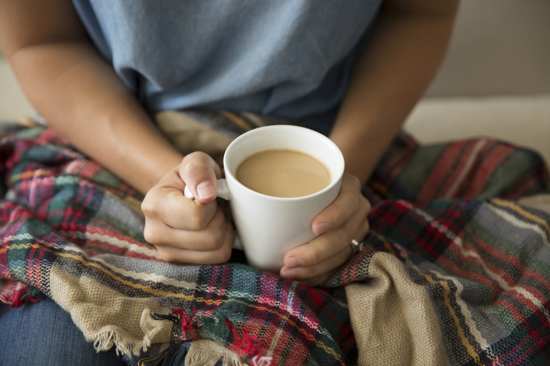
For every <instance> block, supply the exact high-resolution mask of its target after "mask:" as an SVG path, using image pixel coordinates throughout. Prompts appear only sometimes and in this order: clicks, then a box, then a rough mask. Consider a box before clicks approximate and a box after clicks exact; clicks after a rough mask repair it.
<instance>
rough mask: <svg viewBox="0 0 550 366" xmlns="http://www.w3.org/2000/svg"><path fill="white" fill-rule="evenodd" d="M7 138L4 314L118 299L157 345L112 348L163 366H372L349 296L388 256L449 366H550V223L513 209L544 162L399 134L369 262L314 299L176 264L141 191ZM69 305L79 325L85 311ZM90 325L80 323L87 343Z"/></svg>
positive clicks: (1, 149) (59, 152)
mask: <svg viewBox="0 0 550 366" xmlns="http://www.w3.org/2000/svg"><path fill="white" fill-rule="evenodd" d="M5 128H6V131H7V130H8V129H9V133H5V134H4V135H5V136H4V137H3V138H2V140H1V143H0V161H1V163H2V165H1V166H0V170H1V173H2V181H1V187H0V193H1V196H2V199H1V200H0V238H1V240H2V246H1V247H0V273H1V276H0V278H1V279H0V286H1V287H0V301H2V302H4V303H10V304H13V305H17V306H20V305H22V304H24V303H26V302H29V301H39V300H40V299H41V298H42V297H43V296H49V297H51V298H53V299H55V300H56V301H58V300H59V299H62V298H63V297H62V296H61V295H62V294H64V292H63V291H69V292H70V291H73V290H74V291H79V290H80V289H78V288H76V287H79V286H82V287H84V286H90V287H92V291H91V292H90V293H91V294H96V295H97V297H98V298H99V297H101V296H102V295H101V293H102V292H103V293H105V292H108V293H109V294H111V293H112V294H113V295H110V296H113V297H116V298H117V299H120V301H122V302H123V303H124V301H128V303H129V304H130V305H131V306H130V305H128V307H127V308H122V309H120V310H119V313H117V314H116V315H117V316H116V317H114V319H115V320H113V322H114V323H116V322H117V321H118V319H124V321H125V322H126V323H124V324H122V321H121V324H104V325H112V326H113V328H116V329H122V330H125V331H126V332H128V333H131V332H132V330H129V329H130V328H131V326H128V329H126V328H124V327H125V326H126V325H125V324H127V323H128V322H129V321H131V323H136V322H137V323H138V326H137V327H138V328H139V327H140V326H141V330H142V333H140V334H141V336H143V337H144V339H145V340H144V341H143V343H139V344H138V346H137V347H125V346H124V345H122V343H124V340H123V339H122V338H123V337H122V336H120V339H119V340H118V341H110V342H107V345H106V346H105V347H110V346H116V347H117V348H118V349H119V350H120V351H122V352H123V353H125V354H126V355H127V360H128V361H129V362H130V363H133V364H140V365H156V364H162V362H163V361H164V360H168V359H170V357H172V358H171V359H175V358H174V357H173V355H174V354H177V352H178V349H187V348H188V347H189V344H191V345H193V344H197V345H199V344H200V342H201V341H203V340H210V341H213V342H216V343H217V344H218V345H220V346H222V347H223V348H224V349H227V350H229V351H231V352H233V353H234V354H235V355H237V356H238V357H240V358H239V360H240V361H242V362H247V363H252V364H258V365H259V364H262V365H268V364H270V365H275V364H278V365H338V364H339V365H353V364H357V362H358V360H359V354H360V353H361V352H369V350H368V349H367V350H362V349H358V346H357V342H356V337H355V334H356V332H355V331H354V329H353V328H352V325H351V320H350V314H349V309H348V299H347V298H346V292H345V287H346V286H347V285H348V284H352V283H362V284H365V285H366V286H368V284H369V281H370V280H371V277H370V272H369V270H370V268H369V266H370V263H371V260H372V258H373V256H375V255H378V254H380V253H387V254H389V255H391V256H393V257H395V258H397V259H398V260H400V261H401V262H402V264H403V266H404V268H405V270H406V272H407V274H408V276H409V278H410V280H411V281H412V282H414V283H415V284H416V285H418V286H421V287H422V288H423V289H424V290H425V291H426V292H427V293H428V294H429V298H430V301H431V305H430V306H431V307H432V308H433V312H434V313H435V314H436V316H437V319H438V326H439V328H438V331H439V332H440V334H441V339H442V343H443V347H444V349H445V355H446V357H447V360H448V363H449V364H452V365H478V364H479V365H497V364H506V365H512V364H513V365H533V364H540V365H543V364H548V362H549V360H550V354H549V352H548V342H549V339H550V313H549V312H550V303H549V299H550V294H549V291H550V246H549V238H550V228H549V222H550V217H549V216H548V215H546V214H544V213H543V212H541V211H538V210H535V209H530V208H527V207H522V206H519V205H517V204H516V203H514V202H513V201H511V200H513V199H516V198H518V197H521V196H523V195H527V194H534V193H540V192H548V191H549V183H548V171H547V168H546V166H545V164H544V162H543V161H542V160H541V158H540V157H539V156H538V155H537V154H536V153H534V152H531V151H529V150H525V149H519V148H517V147H514V146H512V145H509V144H506V143H502V142H497V141H494V140H491V139H485V138H481V139H475V140H467V141H459V142H453V143H449V144H441V145H434V146H426V147H421V146H419V145H418V144H417V143H416V142H415V141H414V140H413V139H412V138H410V137H408V136H405V135H401V136H399V138H398V139H396V141H395V142H394V144H393V145H392V147H391V148H390V150H389V151H388V153H387V154H386V155H385V157H384V159H383V161H382V163H381V164H380V167H379V168H378V170H377V171H376V173H375V174H374V176H373V179H372V180H371V181H370V182H369V184H368V185H367V186H365V187H364V190H363V192H364V194H365V195H366V196H367V198H369V200H370V201H371V202H372V203H373V210H372V212H371V214H370V216H369V221H370V222H371V233H370V234H369V235H368V236H367V237H366V238H365V248H364V250H363V251H362V252H361V253H359V254H357V255H356V256H355V257H354V258H352V259H351V260H350V261H349V262H348V263H347V264H346V265H345V266H344V267H343V268H341V269H340V270H339V271H338V272H337V273H335V274H334V275H333V276H332V277H331V278H330V279H329V280H328V281H327V282H326V283H325V284H324V287H323V288H316V289H312V288H308V287H307V286H304V285H302V284H300V283H298V282H293V281H289V280H285V279H282V278H280V277H279V276H276V275H274V274H270V273H267V272H260V271H258V270H255V269H253V268H251V267H249V266H246V265H244V264H240V263H230V264H225V265H210V266H174V265H170V264H167V263H164V262H163V261H162V260H160V258H159V257H158V255H157V253H156V250H155V249H154V247H153V246H151V245H149V244H148V243H147V242H146V241H145V240H144V238H143V236H142V230H143V217H142V215H141V214H140V212H139V211H138V210H136V209H135V207H133V206H132V205H134V206H135V203H136V202H137V203H139V200H140V199H141V198H142V197H141V196H140V194H138V193H137V192H136V191H135V190H133V189H132V188H131V187H130V186H128V185H127V184H125V183H124V182H122V181H120V180H119V179H118V178H116V177H115V176H113V175H112V174H110V173H109V172H107V171H106V170H104V169H102V168H101V167H100V166H99V165H98V164H97V163H95V162H93V161H91V160H90V159H88V158H87V157H85V156H84V155H83V154H81V153H79V152H77V151H75V150H74V149H72V148H71V147H70V146H69V145H68V144H67V142H66V141H65V140H64V139H62V138H61V137H59V135H57V134H56V133H55V132H54V131H53V130H51V129H48V128H45V127H36V126H35V127H24V126H20V127H16V126H15V127H14V125H8V126H7V127H5ZM0 135H1V134H0ZM64 278H69V279H77V280H78V281H69V280H67V281H66V282H63V281H60V279H64ZM59 282H63V284H62V285H60V284H59ZM84 283H85V284H86V285H84ZM71 286H72V287H75V288H71ZM67 287H69V288H68V289H67ZM71 293H72V292H71ZM134 300H136V301H137V300H139V301H148V302H147V309H145V308H142V307H140V306H141V305H139V304H137V305H136V302H132V301H134ZM67 301H70V300H67ZM86 301H88V302H89V303H90V304H94V303H96V304H99V300H98V302H94V301H95V299H94V298H89V299H87V300H86ZM63 306H64V308H65V309H66V310H68V311H70V312H71V314H72V315H73V318H78V316H79V311H80V310H78V308H77V307H76V306H75V307H74V308H72V307H71V303H70V302H66V303H64V305H63ZM148 308H151V310H150V311H149V310H148ZM136 309H139V311H136ZM134 312H135V313H136V314H134ZM93 315H94V314H89V316H90V317H93ZM102 319H106V318H102ZM109 319H111V318H109ZM133 319H135V320H133ZM140 319H141V323H140ZM144 319H145V320H144ZM148 322H150V323H148ZM87 324H88V323H86V322H85V321H83V322H82V323H77V325H79V327H81V329H82V330H83V332H84V333H85V334H88V333H86V332H87V331H89V329H87V328H86V326H87ZM140 324H141V325H140ZM147 324H161V325H163V326H167V327H168V332H167V333H166V335H165V336H162V335H161V333H162V332H161V331H160V330H156V331H155V332H156V333H155V332H153V331H152V330H151V329H152V326H149V325H147ZM167 324H168V325H167ZM117 327H118V328H117ZM161 328H162V326H160V325H159V328H158V329H161ZM378 331H379V332H391V329H380V330H378ZM138 333H139V332H138ZM120 334H122V333H120ZM97 337H98V338H97V339H100V338H101V334H98V335H97ZM97 339H94V338H91V339H89V340H90V341H96V342H99V341H98V340H97ZM188 341H191V342H190V343H189V342H188ZM100 343H101V342H100ZM140 352H141V353H140ZM388 352H391V350H388ZM176 358H177V357H176Z"/></svg>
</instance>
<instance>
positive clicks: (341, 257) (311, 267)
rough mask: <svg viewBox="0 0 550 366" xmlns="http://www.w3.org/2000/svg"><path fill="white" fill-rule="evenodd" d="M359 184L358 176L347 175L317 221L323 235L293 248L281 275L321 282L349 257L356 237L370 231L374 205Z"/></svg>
mask: <svg viewBox="0 0 550 366" xmlns="http://www.w3.org/2000/svg"><path fill="white" fill-rule="evenodd" d="M359 188H360V185H359V181H358V180H357V179H356V178H353V177H351V176H349V175H347V176H344V179H343V180H342V186H341V188H340V194H339V195H338V197H337V198H336V200H335V201H334V202H333V203H332V204H331V205H330V206H329V207H327V208H326V209H325V210H324V211H323V212H321V213H320V214H319V215H318V216H317V217H316V218H315V220H314V221H313V224H312V229H313V230H314V232H316V233H319V232H320V233H323V235H319V236H318V237H317V238H315V239H313V240H312V241H310V242H309V243H307V244H303V245H301V246H298V247H296V248H293V249H291V250H289V251H288V252H287V253H286V254H285V257H284V264H285V265H284V267H283V268H281V271H280V274H281V276H283V277H286V278H289V279H294V280H298V281H301V282H304V283H307V284H308V285H309V286H317V285H320V284H321V283H322V282H324V281H325V280H326V279H328V277H329V276H330V275H331V274H332V273H334V271H335V269H337V268H338V267H340V266H341V265H343V264H344V263H345V262H347V261H348V260H349V258H350V256H351V254H352V252H353V250H352V248H351V246H350V244H351V241H352V239H356V240H358V241H360V240H363V238H364V237H365V236H366V235H367V233H368V231H369V223H368V220H367V215H368V213H369V211H370V208H371V207H370V203H369V202H368V201H367V199H366V198H365V197H364V196H363V195H362V194H361V192H360V189H359ZM316 229H317V230H316Z"/></svg>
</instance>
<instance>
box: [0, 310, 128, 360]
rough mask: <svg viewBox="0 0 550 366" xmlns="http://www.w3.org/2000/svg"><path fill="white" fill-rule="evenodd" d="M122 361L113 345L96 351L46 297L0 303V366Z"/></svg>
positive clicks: (69, 317) (69, 318) (66, 315)
mask: <svg viewBox="0 0 550 366" xmlns="http://www.w3.org/2000/svg"><path fill="white" fill-rule="evenodd" d="M125 364H126V363H125V362H123V361H122V358H121V357H118V356H117V355H116V352H115V349H114V347H113V348H111V349H110V350H109V351H103V352H99V353H97V352H96V351H95V349H94V347H93V343H89V342H87V341H86V339H85V338H84V335H83V334H82V332H81V331H80V330H79V329H78V328H77V327H76V325H75V324H74V323H73V321H72V319H71V316H70V315H69V313H67V312H66V311H65V310H63V309H62V308H61V307H60V306H58V305H57V304H56V303H55V302H54V301H52V300H50V299H45V300H42V301H40V302H38V303H29V304H27V305H24V306H22V307H20V308H10V307H9V305H4V304H2V305H0V365H1V366H19V365H21V366H23V365H43V366H57V365H59V366H72V365H74V366H91V365H101V366H112V365H113V366H114V365H125Z"/></svg>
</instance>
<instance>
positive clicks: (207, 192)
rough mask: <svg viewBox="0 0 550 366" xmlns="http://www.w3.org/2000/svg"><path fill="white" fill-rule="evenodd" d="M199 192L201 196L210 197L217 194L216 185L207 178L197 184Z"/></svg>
mask: <svg viewBox="0 0 550 366" xmlns="http://www.w3.org/2000/svg"><path fill="white" fill-rule="evenodd" d="M197 193H198V194H199V198H208V197H211V196H213V195H215V194H216V190H215V189H214V186H213V185H212V183H210V182H209V181H207V180H205V181H204V182H201V183H200V184H199V185H198V186H197Z"/></svg>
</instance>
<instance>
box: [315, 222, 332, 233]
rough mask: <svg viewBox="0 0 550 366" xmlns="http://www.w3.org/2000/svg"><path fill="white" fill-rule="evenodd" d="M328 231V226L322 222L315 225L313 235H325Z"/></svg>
mask: <svg viewBox="0 0 550 366" xmlns="http://www.w3.org/2000/svg"><path fill="white" fill-rule="evenodd" d="M329 229H330V224H328V223H326V222H324V223H322V224H317V225H315V234H317V235H321V234H324V233H326V232H327V231H328V230H329Z"/></svg>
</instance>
